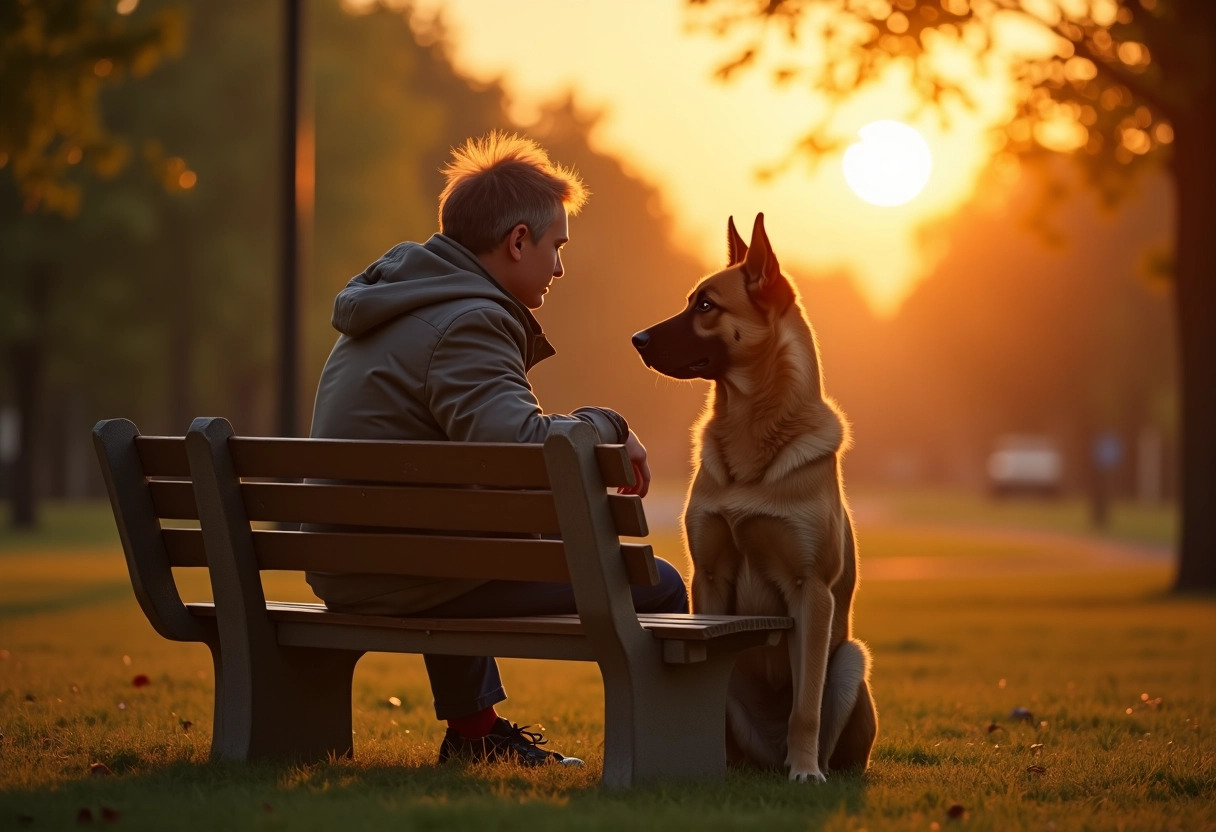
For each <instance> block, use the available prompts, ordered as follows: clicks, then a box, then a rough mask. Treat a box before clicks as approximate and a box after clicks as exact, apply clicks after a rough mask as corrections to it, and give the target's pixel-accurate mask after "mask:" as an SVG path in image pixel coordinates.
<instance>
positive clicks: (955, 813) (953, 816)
mask: <svg viewBox="0 0 1216 832" xmlns="http://www.w3.org/2000/svg"><path fill="white" fill-rule="evenodd" d="M946 817H948V818H950V820H961V819H962V818H965V817H967V808H966V807H965V806H963V804H961V803H955V804H954V805H953V806H951V807H950V808H949V809H947V810H946Z"/></svg>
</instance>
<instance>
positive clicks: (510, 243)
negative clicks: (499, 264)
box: [507, 222, 530, 262]
mask: <svg viewBox="0 0 1216 832" xmlns="http://www.w3.org/2000/svg"><path fill="white" fill-rule="evenodd" d="M529 233H530V232H529V231H528V226H527V224H525V223H522V222H521V223H520V224H519V225H517V226H515V227H514V228H512V229H511V231H510V233H508V234H507V256H508V257H510V258H511V259H512V260H515V261H516V262H518V261H519V260H520V259H521V258H522V257H523V256H524V240H526V239H527V238H528V234H529Z"/></svg>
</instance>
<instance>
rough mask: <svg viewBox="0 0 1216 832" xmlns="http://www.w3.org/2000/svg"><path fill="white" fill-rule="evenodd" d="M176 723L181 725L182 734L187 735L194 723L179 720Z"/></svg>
mask: <svg viewBox="0 0 1216 832" xmlns="http://www.w3.org/2000/svg"><path fill="white" fill-rule="evenodd" d="M178 722H179V723H181V726H182V733H183V734H189V733H190V729H191V728H192V727H193V726H194V723H193V722H191V721H190V720H188V719H179V720H178Z"/></svg>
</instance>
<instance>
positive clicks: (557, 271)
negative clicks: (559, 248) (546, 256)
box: [553, 260, 566, 277]
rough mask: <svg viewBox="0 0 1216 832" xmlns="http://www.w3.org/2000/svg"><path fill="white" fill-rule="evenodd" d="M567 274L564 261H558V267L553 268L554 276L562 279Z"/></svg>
mask: <svg viewBox="0 0 1216 832" xmlns="http://www.w3.org/2000/svg"><path fill="white" fill-rule="evenodd" d="M565 273H566V269H565V267H564V266H562V261H561V260H558V261H557V265H556V266H554V267H553V276H554V277H561V276H562V275H563V274H565Z"/></svg>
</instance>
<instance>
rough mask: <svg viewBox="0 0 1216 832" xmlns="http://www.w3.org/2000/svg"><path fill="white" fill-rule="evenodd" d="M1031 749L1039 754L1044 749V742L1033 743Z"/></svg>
mask: <svg viewBox="0 0 1216 832" xmlns="http://www.w3.org/2000/svg"><path fill="white" fill-rule="evenodd" d="M1030 750H1031V751H1033V752H1034V753H1035V754H1038V753H1039V752H1040V751H1042V750H1043V743H1041V742H1036V743H1032V744H1031V746H1030Z"/></svg>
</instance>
